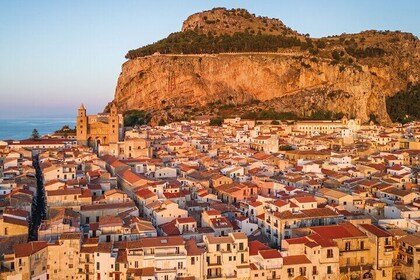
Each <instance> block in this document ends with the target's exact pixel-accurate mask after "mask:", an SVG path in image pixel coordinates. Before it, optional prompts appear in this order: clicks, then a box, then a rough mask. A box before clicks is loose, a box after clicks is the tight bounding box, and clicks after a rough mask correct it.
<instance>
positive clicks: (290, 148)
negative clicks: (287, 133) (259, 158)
mask: <svg viewBox="0 0 420 280" xmlns="http://www.w3.org/2000/svg"><path fill="white" fill-rule="evenodd" d="M279 150H280V151H291V150H293V148H292V146H290V145H283V146H280V147H279Z"/></svg>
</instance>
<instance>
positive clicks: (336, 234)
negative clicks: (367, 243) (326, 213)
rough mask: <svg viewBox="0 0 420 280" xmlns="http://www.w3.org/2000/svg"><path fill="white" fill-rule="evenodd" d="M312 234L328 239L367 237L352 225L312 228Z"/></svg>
mask: <svg viewBox="0 0 420 280" xmlns="http://www.w3.org/2000/svg"><path fill="white" fill-rule="evenodd" d="M310 229H311V231H312V232H314V233H317V234H318V235H319V236H322V237H323V238H328V239H340V238H353V237H365V236H366V235H365V234H364V233H363V232H362V231H360V230H359V229H358V228H357V227H355V226H354V225H353V224H351V223H343V224H339V225H331V226H318V227H311V228H310Z"/></svg>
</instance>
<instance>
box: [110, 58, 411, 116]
mask: <svg viewBox="0 0 420 280" xmlns="http://www.w3.org/2000/svg"><path fill="white" fill-rule="evenodd" d="M302 62H303V63H305V64H306V65H309V67H302ZM418 71H419V70H418V69H417V73H413V76H411V77H400V73H398V70H396V68H394V67H392V66H388V67H374V66H372V67H370V66H363V67H362V69H360V68H356V67H352V66H348V67H346V68H345V69H340V66H338V65H331V64H330V61H328V60H325V61H318V62H312V61H311V60H309V59H306V58H302V59H299V58H296V57H294V56H288V55H282V54H219V55H180V56H178V55H165V56H163V55H158V56H149V57H143V58H137V59H134V60H129V61H127V62H126V63H124V65H123V67H122V72H121V74H120V77H119V79H118V84H117V88H116V93H115V99H114V102H115V103H116V105H117V106H118V108H119V109H120V110H122V111H126V110H129V109H162V108H164V107H167V106H174V107H181V106H185V105H191V106H197V105H200V106H205V105H206V104H208V103H210V102H216V101H221V102H222V103H224V101H226V100H234V102H235V103H236V104H241V103H245V102H247V101H249V100H252V99H257V100H261V101H268V100H270V101H272V102H271V104H272V105H273V106H274V107H275V108H276V109H278V110H279V111H293V112H296V113H298V114H300V115H303V114H305V113H306V112H307V111H310V110H315V109H319V108H321V109H325V110H329V111H332V112H336V113H338V112H342V113H346V114H349V115H352V116H355V117H358V118H361V119H362V120H363V121H367V120H368V119H369V114H375V115H377V116H378V117H379V119H380V120H381V121H388V120H389V118H388V115H387V113H386V106H385V97H386V96H388V95H392V94H394V93H396V92H398V91H399V90H402V89H404V88H405V87H406V86H407V83H408V82H411V83H413V84H414V83H418V81H419V73H418ZM305 111H306V112H305Z"/></svg>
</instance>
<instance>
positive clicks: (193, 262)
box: [191, 257, 195, 265]
mask: <svg viewBox="0 0 420 280" xmlns="http://www.w3.org/2000/svg"><path fill="white" fill-rule="evenodd" d="M191 264H192V265H194V264H195V257H191Z"/></svg>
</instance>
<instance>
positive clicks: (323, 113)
mask: <svg viewBox="0 0 420 280" xmlns="http://www.w3.org/2000/svg"><path fill="white" fill-rule="evenodd" d="M343 116H344V114H343V113H333V112H331V111H327V110H322V109H319V110H316V111H314V112H312V113H311V114H310V115H308V116H303V117H300V116H298V115H297V114H295V113H293V112H278V111H275V110H274V109H268V110H262V111H259V112H246V113H244V114H242V116H241V118H243V119H253V120H338V119H341V118H342V117H343Z"/></svg>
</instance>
